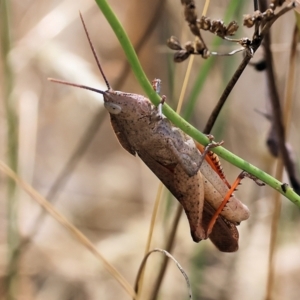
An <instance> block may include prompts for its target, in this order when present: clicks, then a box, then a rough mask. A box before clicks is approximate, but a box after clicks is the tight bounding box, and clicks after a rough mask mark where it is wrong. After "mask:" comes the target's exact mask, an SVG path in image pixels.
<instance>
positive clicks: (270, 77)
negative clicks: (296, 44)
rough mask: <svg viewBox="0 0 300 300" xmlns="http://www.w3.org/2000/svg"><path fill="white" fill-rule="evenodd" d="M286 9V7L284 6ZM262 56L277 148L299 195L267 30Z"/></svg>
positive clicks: (263, 2)
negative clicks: (288, 147) (264, 62)
mask: <svg viewBox="0 0 300 300" xmlns="http://www.w3.org/2000/svg"><path fill="white" fill-rule="evenodd" d="M260 6H261V9H264V8H265V7H266V6H267V4H266V1H265V0H260ZM285 10H286V8H285ZM263 46H264V52H265V53H264V56H265V60H266V65H267V68H266V71H267V84H268V90H269V93H270V100H271V105H272V116H273V117H272V124H273V126H274V129H275V131H276V135H277V139H278V149H279V153H280V155H281V157H282V160H283V163H284V166H285V168H286V170H287V173H288V176H289V179H290V182H291V185H292V187H293V189H294V190H295V192H296V193H297V194H299V195H300V181H299V178H298V176H297V174H296V171H295V165H294V162H293V159H292V157H291V155H290V152H289V151H288V149H287V147H286V143H285V129H284V125H283V117H282V109H281V104H280V98H279V93H278V90H277V86H276V79H275V73H274V68H273V53H272V51H271V36H270V33H269V31H268V32H266V33H265V39H264V43H263Z"/></svg>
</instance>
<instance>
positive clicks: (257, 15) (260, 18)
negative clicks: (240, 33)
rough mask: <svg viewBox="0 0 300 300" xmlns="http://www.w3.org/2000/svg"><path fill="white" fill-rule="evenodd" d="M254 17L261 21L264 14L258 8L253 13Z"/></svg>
mask: <svg viewBox="0 0 300 300" xmlns="http://www.w3.org/2000/svg"><path fill="white" fill-rule="evenodd" d="M252 18H254V20H255V21H261V20H262V19H263V14H262V13H261V12H260V11H259V10H256V11H255V12H254V13H253V15H252Z"/></svg>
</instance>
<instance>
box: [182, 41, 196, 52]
mask: <svg viewBox="0 0 300 300" xmlns="http://www.w3.org/2000/svg"><path fill="white" fill-rule="evenodd" d="M184 48H185V50H186V51H187V52H188V53H190V54H192V53H194V52H195V47H194V46H193V43H192V42H186V43H185V45H184Z"/></svg>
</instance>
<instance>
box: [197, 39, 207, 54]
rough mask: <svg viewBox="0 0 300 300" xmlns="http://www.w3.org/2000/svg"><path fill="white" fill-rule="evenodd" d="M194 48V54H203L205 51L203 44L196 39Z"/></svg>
mask: <svg viewBox="0 0 300 300" xmlns="http://www.w3.org/2000/svg"><path fill="white" fill-rule="evenodd" d="M195 48H196V52H198V53H201V54H202V53H203V51H204V49H205V46H204V44H203V43H202V41H201V40H200V39H198V38H197V39H196V40H195Z"/></svg>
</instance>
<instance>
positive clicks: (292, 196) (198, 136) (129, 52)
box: [96, 0, 300, 207]
mask: <svg viewBox="0 0 300 300" xmlns="http://www.w3.org/2000/svg"><path fill="white" fill-rule="evenodd" d="M96 3H97V4H98V6H99V8H100V9H101V11H102V13H103V14H104V16H105V17H106V19H107V21H108V22H109V24H110V26H111V27H112V29H113V30H114V32H115V34H116V36H117V38H118V40H119V42H120V44H121V46H122V48H123V50H124V52H125V54H126V57H127V59H128V61H129V64H130V66H131V68H132V70H133V72H134V74H135V76H136V78H137V80H138V82H139V83H140V85H141V86H142V88H143V89H144V91H145V93H146V94H147V96H148V97H149V99H150V100H151V102H152V103H153V104H154V105H158V103H159V102H160V97H159V96H158V95H157V94H156V92H155V91H154V90H153V88H152V85H151V83H150V82H149V81H148V79H147V77H146V75H145V73H144V71H143V69H142V67H141V65H140V63H139V60H138V58H137V55H136V53H135V51H134V49H133V47H132V45H131V43H130V40H129V38H128V36H127V34H126V32H125V31H124V29H123V27H122V25H121V24H120V22H119V20H118V19H117V17H116V16H115V14H114V13H113V11H112V10H111V8H110V6H109V5H108V3H107V1H106V0H96ZM163 113H164V115H165V116H166V117H167V118H168V119H169V120H170V121H171V122H172V123H173V124H174V125H175V126H177V127H179V128H180V129H182V130H183V131H184V132H185V133H186V134H188V135H189V136H191V137H192V138H193V139H195V140H196V141H197V142H199V143H200V144H202V145H207V144H208V143H209V139H208V138H207V137H206V136H205V135H204V134H203V133H201V132H199V131H198V130H197V129H196V128H195V127H193V126H192V125H191V124H189V123H188V122H186V121H185V120H184V119H183V118H181V117H180V116H179V115H178V114H176V113H175V111H174V110H172V109H171V108H170V107H169V106H168V105H167V104H164V106H163ZM213 152H215V153H216V154H218V155H219V156H220V157H222V158H223V159H225V160H226V161H228V162H230V163H231V164H233V165H235V166H236V167H238V168H240V169H242V170H245V171H247V172H248V173H250V174H252V175H254V176H255V177H257V178H258V179H260V180H261V181H263V182H264V183H266V184H267V185H269V186H270V187H272V188H273V189H275V190H277V191H278V192H279V193H281V194H282V195H284V196H285V197H287V198H288V199H289V200H290V201H292V202H293V203H295V204H296V205H297V206H298V207H300V196H299V195H297V194H296V193H295V192H294V191H293V189H292V188H290V187H287V188H286V189H284V188H282V182H280V181H278V180H277V179H275V178H274V177H272V176H270V175H269V174H267V173H265V172H263V171H262V170H260V169H259V168H257V167H255V166H253V165H251V164H250V163H249V162H247V161H245V160H243V159H242V158H240V157H238V156H236V155H235V154H233V153H231V152H230V151H228V150H226V149H225V148H223V147H216V148H214V149H213Z"/></svg>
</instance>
